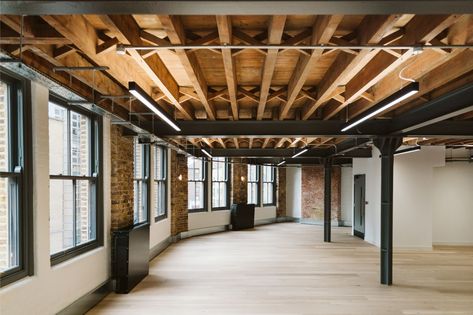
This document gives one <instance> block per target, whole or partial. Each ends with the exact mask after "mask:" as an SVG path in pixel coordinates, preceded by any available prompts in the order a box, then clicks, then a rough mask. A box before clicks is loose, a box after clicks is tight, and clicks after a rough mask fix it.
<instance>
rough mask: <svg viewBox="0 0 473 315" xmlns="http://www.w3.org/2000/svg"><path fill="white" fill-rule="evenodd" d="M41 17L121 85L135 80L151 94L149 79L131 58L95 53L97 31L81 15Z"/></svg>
mask: <svg viewBox="0 0 473 315" xmlns="http://www.w3.org/2000/svg"><path fill="white" fill-rule="evenodd" d="M42 18H43V19H44V20H45V21H46V22H47V23H48V24H49V25H51V26H52V27H53V28H55V29H56V31H58V32H59V33H60V34H61V35H63V36H64V37H67V38H68V39H70V40H71V41H72V42H73V43H74V45H75V47H77V48H78V49H79V50H81V51H82V52H84V54H86V55H87V56H88V57H89V58H90V59H91V60H92V61H93V62H94V63H96V64H98V65H100V66H107V67H109V70H107V72H108V73H109V74H110V75H111V76H112V77H113V78H115V79H116V80H117V81H118V82H120V84H121V85H122V86H128V82H129V81H135V82H137V84H138V85H140V86H141V87H142V88H143V89H145V91H146V92H147V93H150V94H151V92H152V82H151V80H150V79H149V78H148V77H147V76H146V75H145V74H143V73H142V71H140V69H139V67H137V65H136V63H135V62H134V61H133V60H132V59H130V58H124V57H126V56H118V55H116V54H115V53H107V54H97V53H96V44H97V42H98V36H97V32H96V30H95V28H94V27H93V26H92V25H91V24H90V23H89V22H88V21H87V20H86V19H85V18H84V17H83V16H81V15H55V16H51V15H47V16H43V17H42Z"/></svg>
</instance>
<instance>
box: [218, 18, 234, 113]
mask: <svg viewBox="0 0 473 315" xmlns="http://www.w3.org/2000/svg"><path fill="white" fill-rule="evenodd" d="M216 18H217V28H218V36H219V38H220V43H221V44H223V45H231V44H232V43H233V40H232V39H233V35H232V21H231V18H230V16H227V15H217V17H216ZM222 57H223V66H224V69H225V79H226V81H227V89H228V96H229V97H230V106H231V109H232V117H233V119H234V120H238V103H237V78H236V65H235V59H234V58H233V56H232V51H231V49H223V50H222Z"/></svg>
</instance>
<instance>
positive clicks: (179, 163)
mask: <svg viewBox="0 0 473 315" xmlns="http://www.w3.org/2000/svg"><path fill="white" fill-rule="evenodd" d="M179 175H182V178H181V179H179ZM188 229H189V227H188V215H187V158H186V156H184V155H180V154H177V153H176V151H171V235H177V234H178V233H180V232H185V231H187V230H188Z"/></svg>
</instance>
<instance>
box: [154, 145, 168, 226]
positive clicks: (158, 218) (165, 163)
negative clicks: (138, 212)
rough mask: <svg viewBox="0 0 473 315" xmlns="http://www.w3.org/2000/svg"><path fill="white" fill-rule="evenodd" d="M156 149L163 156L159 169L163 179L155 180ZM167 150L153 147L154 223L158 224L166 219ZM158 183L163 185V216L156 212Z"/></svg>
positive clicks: (158, 146) (157, 146) (159, 146)
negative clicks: (161, 170)
mask: <svg viewBox="0 0 473 315" xmlns="http://www.w3.org/2000/svg"><path fill="white" fill-rule="evenodd" d="M158 148H160V149H162V152H163V156H162V163H161V167H162V168H163V174H164V176H163V178H160V179H157V178H156V170H157V168H156V167H157V165H156V160H157V159H156V156H157V153H158ZM167 166H168V149H167V147H165V146H162V145H155V146H154V161H153V168H154V174H153V182H154V183H156V186H155V187H156V189H155V190H156V191H155V192H154V193H155V194H156V204H155V209H154V210H155V211H154V212H155V217H154V222H158V221H161V220H164V219H166V218H167V217H168V169H167ZM159 183H163V184H164V197H163V198H164V205H165V206H164V214H161V215H160V214H159V212H158V204H159V201H158V196H159V192H158V191H159Z"/></svg>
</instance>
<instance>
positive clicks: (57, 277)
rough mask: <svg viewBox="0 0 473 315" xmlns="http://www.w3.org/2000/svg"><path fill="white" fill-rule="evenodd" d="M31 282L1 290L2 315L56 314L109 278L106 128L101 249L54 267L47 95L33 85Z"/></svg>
mask: <svg viewBox="0 0 473 315" xmlns="http://www.w3.org/2000/svg"><path fill="white" fill-rule="evenodd" d="M31 92H32V106H33V167H34V170H33V185H34V188H33V212H34V276H32V277H27V278H24V279H22V280H19V281H16V282H15V283H13V284H11V285H8V286H6V287H4V288H1V289H0V307H1V312H0V313H1V314H9V315H14V314H36V315H41V314H55V313H56V312H58V311H60V310H62V309H63V308H64V307H66V306H68V305H69V304H71V303H72V302H74V301H75V300H77V299H78V298H80V297H81V296H83V295H84V294H86V293H87V292H89V291H91V290H93V289H95V288H96V287H98V286H100V285H101V284H102V283H103V282H105V281H106V280H107V279H108V278H109V276H110V267H109V266H110V260H109V257H110V237H109V233H108V231H109V230H110V207H111V201H110V145H109V143H110V140H109V139H110V122H109V120H108V119H104V126H103V127H104V128H103V133H104V134H103V138H104V140H103V141H104V146H103V149H104V152H103V153H104V165H103V172H104V246H102V247H99V248H97V249H95V250H92V251H90V252H87V253H85V254H83V255H80V256H78V257H76V258H73V259H70V260H68V261H66V262H64V263H61V264H58V265H56V266H54V267H51V265H50V257H49V157H48V153H49V143H48V142H49V138H48V99H49V94H48V89H47V88H46V87H44V86H42V85H40V84H37V83H32V91H31Z"/></svg>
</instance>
